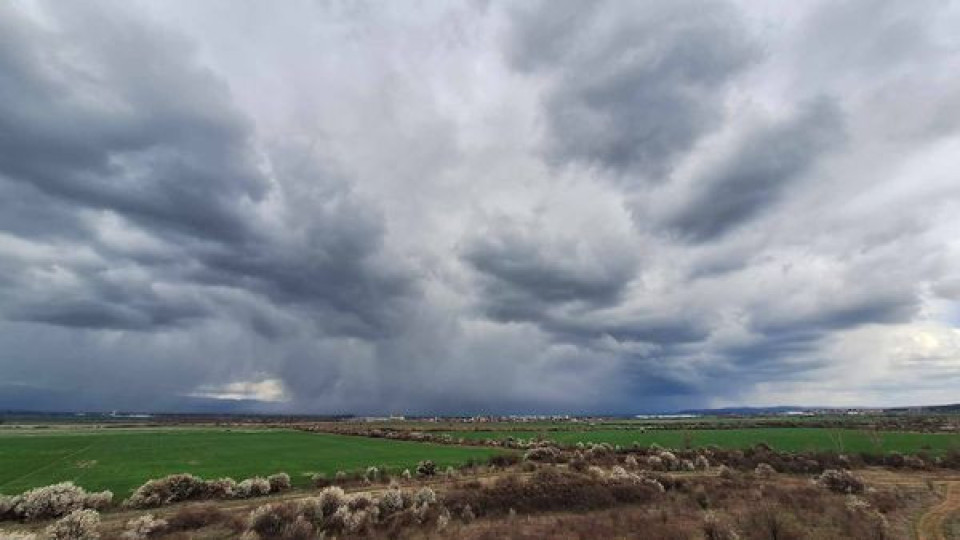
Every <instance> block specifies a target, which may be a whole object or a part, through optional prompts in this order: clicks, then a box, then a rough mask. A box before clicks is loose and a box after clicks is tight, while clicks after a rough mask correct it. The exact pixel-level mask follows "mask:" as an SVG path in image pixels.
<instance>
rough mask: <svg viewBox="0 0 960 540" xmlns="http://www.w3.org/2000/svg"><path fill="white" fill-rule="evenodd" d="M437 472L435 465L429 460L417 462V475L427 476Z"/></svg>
mask: <svg viewBox="0 0 960 540" xmlns="http://www.w3.org/2000/svg"><path fill="white" fill-rule="evenodd" d="M435 474H437V465H436V464H435V463H434V462H433V461H431V460H429V459H425V460H423V461H421V462H420V463H418V464H417V476H419V477H427V476H433V475H435Z"/></svg>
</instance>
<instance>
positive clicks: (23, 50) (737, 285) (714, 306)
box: [0, 0, 960, 414]
mask: <svg viewBox="0 0 960 540" xmlns="http://www.w3.org/2000/svg"><path fill="white" fill-rule="evenodd" d="M957 11H958V10H956V9H955V8H954V9H952V10H951V9H948V8H946V7H943V5H941V4H937V3H915V4H911V5H910V7H909V8H904V7H900V6H897V5H896V4H894V3H890V2H879V3H873V2H861V1H857V2H848V3H844V4H843V5H842V6H839V5H834V4H832V3H829V2H824V3H819V4H816V5H790V6H787V5H785V4H782V3H779V2H771V3H769V4H767V3H764V2H757V3H755V2H739V3H734V2H724V1H710V2H693V1H686V0H681V1H663V2H645V3H627V2H615V1H607V2H593V3H586V2H573V1H558V2H541V3H536V4H523V5H516V4H509V3H506V2H504V3H498V2H490V3H483V4H477V3H472V2H467V3H462V4H458V3H432V4H431V3H427V4H417V5H413V4H407V3H383V4H382V5H380V6H378V7H377V9H360V10H357V9H352V8H348V9H343V7H342V6H340V5H338V4H330V3H323V2H318V3H296V4H282V5H277V6H273V5H271V6H269V8H268V7H265V6H263V7H261V6H258V5H257V4H243V5H239V6H238V5H236V4H233V3H228V2H224V3H222V4H221V3H217V0H212V2H209V3H208V2H203V3H195V2H179V1H176V0H174V1H170V2H154V1H153V0H132V2H131V3H127V2H85V3H83V4H63V3H53V2H51V3H45V2H42V1H40V2H30V3H28V2H16V1H12V2H3V3H0V373H2V374H3V376H2V377H0V378H2V379H3V381H2V382H0V407H8V406H11V405H10V404H14V405H15V404H16V403H18V402H19V403H24V404H26V405H27V406H29V405H30V404H37V405H36V406H38V407H40V406H42V407H43V408H73V407H83V408H103V409H108V410H109V409H113V408H141V409H150V408H170V409H178V410H180V409H184V408H195V409H196V408H205V407H208V406H210V403H214V404H215V403H216V401H215V400H214V401H209V400H210V399H211V396H214V397H215V396H217V395H219V396H221V397H227V396H232V397H237V396H239V397H241V398H244V399H245V400H244V401H242V402H237V404H236V406H238V407H241V408H244V409H246V408H248V407H252V408H256V409H258V410H296V411H311V412H343V413H349V412H356V413H378V414H380V413H386V412H392V413H408V414H415V413H418V412H420V413H464V414H469V413H475V412H504V413H522V412H544V413H547V412H559V411H564V412H576V411H587V412H592V413H602V412H611V411H613V412H625V413H628V412H634V411H636V412H641V411H650V410H657V409H663V408H677V409H688V408H695V407H706V406H710V405H713V404H718V403H730V402H743V401H750V400H756V401H760V402H771V401H772V402H776V401H780V399H781V397H780V396H782V395H786V396H789V400H790V401H792V402H804V401H808V399H809V400H814V401H815V402H816V403H815V404H828V403H826V402H828V401H829V402H832V401H834V400H835V399H836V400H839V399H844V400H847V401H858V402H859V403H858V404H863V403H873V402H878V401H883V400H887V399H892V398H888V397H886V395H885V394H877V392H878V390H877V389H885V388H889V385H887V383H888V382H889V380H890V377H897V378H902V379H904V381H906V382H905V383H904V384H903V387H904V388H905V389H904V390H901V394H902V395H906V393H908V392H910V391H911V390H912V389H918V390H917V391H921V390H922V392H923V396H925V397H923V398H922V399H918V401H920V400H936V398H937V397H938V396H942V395H952V394H949V392H950V390H952V388H948V387H947V386H946V383H944V384H942V385H940V386H939V387H937V384H934V383H932V382H931V381H934V380H935V378H936V377H937V374H942V373H944V372H949V369H951V367H953V368H954V369H955V366H956V364H955V362H956V361H958V360H957V359H960V340H958V339H957V338H956V325H957V312H958V309H957V304H956V302H957V298H956V296H957V295H956V294H953V291H955V290H956V289H957V286H956V284H957V283H960V275H958V274H957V272H956V268H958V267H960V259H958V258H957V254H958V253H960V246H958V245H957V243H956V240H955V237H956V234H955V231H956V230H957V227H958V225H960V224H958V222H957V217H956V216H960V203H958V201H960V191H958V188H957V183H956V179H955V178H954V176H952V175H951V171H953V170H954V169H955V168H956V167H955V166H954V165H955V162H956V155H957V152H958V148H957V144H956V141H957V140H960V139H957V138H956V133H957V126H960V121H958V120H957V117H958V116H957V115H956V114H955V111H957V110H958V109H957V103H958V102H957V100H956V95H957V92H956V91H955V90H956V89H957V88H960V86H958V85H957V83H956V81H955V80H954V79H955V78H956V77H953V76H952V74H953V73H956V72H957V68H960V60H958V56H957V53H956V51H958V50H960V48H958V45H960V42H958V41H957V38H956V36H958V35H960V32H958V31H957V28H960V13H957ZM951 362H954V363H953V364H951ZM891 374H893V375H891ZM932 374H933V375H932ZM936 380H941V379H936ZM942 380H946V379H942ZM841 386H842V387H843V388H842V390H843V392H842V393H838V392H836V389H837V388H838V387H841ZM931 387H937V388H939V390H936V389H934V390H931ZM781 392H785V393H783V394H781ZM841 394H842V395H843V397H842V398H840V397H835V396H840V395H841ZM198 396H199V397H198ZM256 399H281V401H276V402H273V403H272V404H267V403H264V402H258V401H255V400H256ZM898 399H899V398H898ZM907 401H911V400H907ZM214 406H216V405H214Z"/></svg>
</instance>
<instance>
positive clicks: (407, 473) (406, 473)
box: [400, 469, 413, 480]
mask: <svg viewBox="0 0 960 540" xmlns="http://www.w3.org/2000/svg"><path fill="white" fill-rule="evenodd" d="M400 476H401V477H402V478H403V479H404V480H410V479H411V478H412V476H413V475H411V474H410V469H404V470H403V474H401V475H400Z"/></svg>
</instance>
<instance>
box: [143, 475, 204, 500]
mask: <svg viewBox="0 0 960 540" xmlns="http://www.w3.org/2000/svg"><path fill="white" fill-rule="evenodd" d="M203 489H204V482H203V480H201V479H200V478H198V477H196V476H193V475H192V474H172V475H170V476H167V477H164V478H158V479H154V480H148V481H147V483H145V484H143V485H142V486H140V487H138V488H137V489H136V491H134V492H133V495H131V496H130V498H129V499H127V500H126V503H125V504H126V505H127V506H129V507H132V508H152V507H156V506H163V505H165V504H170V503H173V502H178V501H187V500H190V499H195V498H199V497H200V495H202V493H203Z"/></svg>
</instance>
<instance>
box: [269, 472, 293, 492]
mask: <svg viewBox="0 0 960 540" xmlns="http://www.w3.org/2000/svg"><path fill="white" fill-rule="evenodd" d="M267 482H268V483H269V484H270V492H271V493H279V492H281V491H286V490H288V489H290V485H291V484H290V475H289V474H287V473H285V472H282V473H277V474H271V475H270V476H268V477H267Z"/></svg>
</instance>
